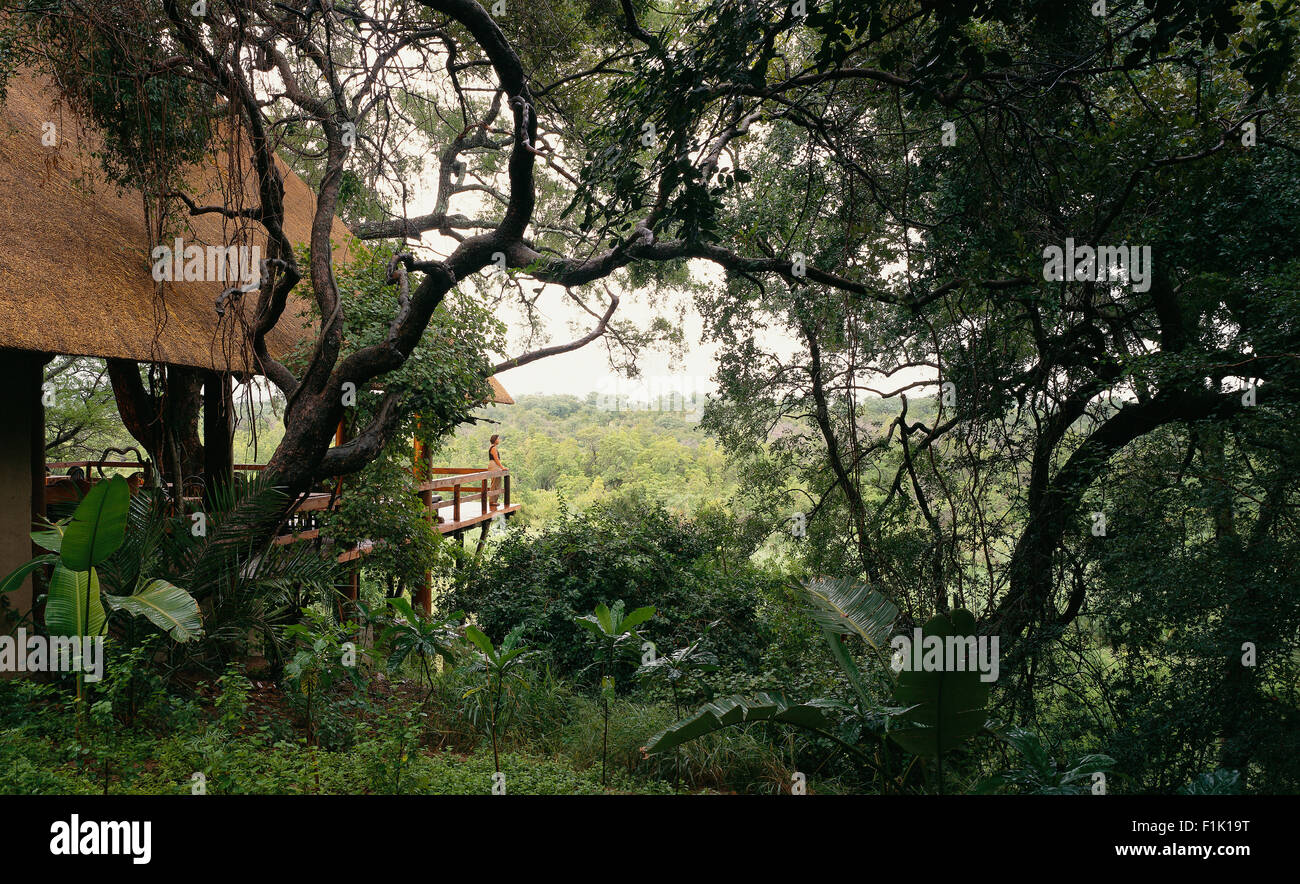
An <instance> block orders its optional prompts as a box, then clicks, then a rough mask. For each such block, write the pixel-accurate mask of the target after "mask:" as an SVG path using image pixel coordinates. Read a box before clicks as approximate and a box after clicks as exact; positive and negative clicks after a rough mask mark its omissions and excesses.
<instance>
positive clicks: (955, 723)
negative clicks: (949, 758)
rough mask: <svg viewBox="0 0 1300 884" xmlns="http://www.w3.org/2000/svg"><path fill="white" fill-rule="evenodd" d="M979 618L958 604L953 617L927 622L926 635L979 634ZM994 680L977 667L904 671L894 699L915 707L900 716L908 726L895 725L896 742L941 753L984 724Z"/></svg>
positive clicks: (932, 754) (931, 753)
mask: <svg viewBox="0 0 1300 884" xmlns="http://www.w3.org/2000/svg"><path fill="white" fill-rule="evenodd" d="M975 633H976V629H975V618H974V617H973V616H972V615H971V613H970V612H969V611H965V610H962V609H960V608H959V609H957V610H955V611H953V612H952V615H951V618H949V617H945V616H944V615H942V614H938V615H936V616H934V617H932V618H931V619H930V621H929V622H928V623H926V624H925V625H924V626H923V627H921V634H922V635H923V636H931V635H934V636H939V637H940V638H946V637H947V636H950V635H951V636H969V635H975ZM988 698H989V683H988V682H983V681H980V673H979V672H978V671H975V670H974V669H973V667H968V669H967V671H965V672H949V671H937V672H935V671H928V672H927V671H920V670H915V669H908V670H904V671H903V672H901V673H900V674H899V676H898V683H897V685H896V686H895V688H894V701H895V703H896V704H897V705H898V706H910V707H913V708H911V709H909V710H908V711H907V712H905V713H903V714H902V715H900V716H899V719H900V723H902V725H903V726H902V727H900V728H898V729H895V730H890V732H889V735H890V736H891V737H893V739H894V741H895V742H896V743H898V744H899V745H900V746H902V747H903V748H904V749H906V750H907V751H908V752H911V753H913V754H915V755H925V756H929V757H935V756H938V755H940V754H942V753H944V752H947V751H948V750H949V749H951V748H953V747H954V746H957V745H960V744H961V743H963V742H964V741H966V740H967V739H969V738H970V737H972V736H974V735H975V734H976V733H978V732H979V731H980V729H981V728H983V727H984V725H985V722H986V720H987V713H986V712H985V708H984V707H985V704H987V703H988Z"/></svg>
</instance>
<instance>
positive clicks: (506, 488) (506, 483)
mask: <svg viewBox="0 0 1300 884" xmlns="http://www.w3.org/2000/svg"><path fill="white" fill-rule="evenodd" d="M504 484H505V486H506V487H505V491H506V501H505V503H506V508H507V509H509V507H510V472H509V471H507V472H506V481H505V483H504Z"/></svg>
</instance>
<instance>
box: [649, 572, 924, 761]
mask: <svg viewBox="0 0 1300 884" xmlns="http://www.w3.org/2000/svg"><path fill="white" fill-rule="evenodd" d="M795 588H796V590H797V591H798V592H799V593H800V595H801V596H802V597H803V599H804V603H805V605H806V607H807V608H808V612H809V614H810V615H811V617H812V618H813V620H814V622H815V623H816V624H817V625H818V627H820V629H821V631H822V635H823V636H824V637H825V639H826V643H827V645H828V646H829V647H830V650H831V656H832V657H833V658H834V659H835V661H836V662H837V663H838V664H839V666H840V669H841V671H842V672H843V673H844V677H845V680H846V681H847V682H848V683H849V686H850V688H851V689H852V691H853V693H854V695H855V697H856V698H857V701H858V702H857V703H856V704H849V703H845V702H843V701H842V700H839V699H836V698H834V697H820V698H817V699H813V700H808V701H805V702H798V701H796V700H792V699H791V698H789V697H787V696H785V695H784V694H782V693H779V692H774V693H759V694H756V695H755V696H753V697H752V698H747V697H742V696H738V695H737V696H731V697H725V698H721V699H717V700H714V701H711V702H709V703H705V704H704V705H703V706H701V707H700V708H699V709H698V710H696V711H695V712H694V713H693V714H691V715H690V716H688V717H686V718H684V719H682V720H681V721H678V722H676V723H674V724H671V725H669V726H668V727H666V728H664V729H663V730H661V731H659V732H658V733H657V734H655V735H654V736H652V737H651V738H650V739H649V740H648V741H647V743H646V746H645V747H644V750H645V751H646V752H648V753H654V752H666V751H668V750H670V749H675V748H676V747H678V746H681V745H683V744H685V743H689V742H691V741H692V740H697V739H699V738H701V737H703V736H706V735H707V734H711V733H714V732H716V731H720V730H722V729H724V728H728V727H737V726H741V725H746V724H753V723H755V722H769V723H772V724H785V725H790V726H792V727H796V728H799V729H800V730H805V731H808V732H810V733H814V734H817V735H818V736H821V737H824V738H826V739H828V740H830V741H831V742H833V743H835V744H836V745H838V746H839V747H840V748H841V749H843V750H844V751H846V752H848V753H849V754H850V755H852V756H853V757H854V758H855V759H857V761H858V762H859V763H861V764H864V765H866V766H868V767H871V768H875V769H876V770H877V771H879V770H880V768H879V765H878V763H877V760H876V759H875V758H874V757H873V755H872V753H870V752H868V751H867V750H866V749H864V748H863V747H862V746H860V745H858V741H856V740H854V739H850V738H848V737H847V736H846V729H845V728H844V727H843V726H842V723H843V721H844V720H845V719H850V720H852V722H853V727H852V728H851V730H854V731H857V732H859V733H860V732H863V731H865V732H867V733H871V734H876V735H880V734H882V733H883V732H884V731H885V729H887V727H888V725H889V721H890V717H891V716H892V715H894V714H897V713H898V712H900V711H902V710H901V709H897V708H894V707H890V706H887V705H885V704H883V703H881V702H880V701H879V700H877V699H876V697H877V696H878V695H879V694H880V693H881V690H880V688H881V687H885V686H887V685H889V684H891V682H890V680H889V679H890V677H891V673H890V671H889V666H888V659H889V658H888V655H887V649H888V647H889V637H890V633H891V632H892V631H893V627H894V621H895V620H896V619H897V617H898V609H897V608H896V607H894V605H893V604H892V603H891V602H890V601H889V600H888V599H886V598H885V597H884V596H882V595H880V594H879V593H878V592H876V591H875V590H872V589H870V588H868V587H866V586H864V585H863V584H860V583H857V582H855V581H851V580H843V579H835V578H818V579H814V580H809V581H805V582H803V583H800V584H796V586H795ZM849 636H857V637H858V638H859V639H861V640H862V642H863V643H864V644H865V645H866V647H867V648H868V649H869V650H870V651H871V652H872V653H873V654H874V655H876V656H877V657H878V659H879V660H880V664H881V665H880V666H879V667H877V669H879V670H880V671H881V672H883V673H884V675H883V676H882V678H883V679H885V681H884V682H883V683H881V684H877V683H876V682H873V681H871V680H869V679H868V678H867V677H866V676H865V675H864V674H863V673H862V671H861V670H860V669H859V668H858V665H857V664H856V663H855V662H854V660H853V657H852V655H851V654H850V653H849V650H848V648H847V647H846V645H845V641H844V640H845V639H846V638H847V637H849Z"/></svg>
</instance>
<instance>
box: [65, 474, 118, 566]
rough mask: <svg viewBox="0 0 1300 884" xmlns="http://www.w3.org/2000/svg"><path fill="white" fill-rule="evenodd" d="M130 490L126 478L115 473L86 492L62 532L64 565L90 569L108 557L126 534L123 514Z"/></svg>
mask: <svg viewBox="0 0 1300 884" xmlns="http://www.w3.org/2000/svg"><path fill="white" fill-rule="evenodd" d="M130 508H131V492H130V489H129V488H128V487H127V484H126V480H125V479H123V478H122V477H121V476H114V477H113V478H112V479H109V480H108V481H107V482H100V483H99V484H98V485H96V486H94V487H93V488H91V489H90V491H89V492H87V494H86V496H85V497H84V498H83V499H82V501H81V503H80V504H78V505H77V509H76V512H74V513H73V514H72V521H71V522H70V523H69V524H68V527H67V528H66V529H65V530H64V532H63V545H62V549H61V550H60V553H61V555H62V556H63V564H64V566H66V567H67V568H70V569H71V570H73V571H89V570H90V569H91V568H92V567H94V566H95V565H98V564H99V563H100V562H102V561H104V559H106V558H108V557H109V556H111V555H112V554H113V553H114V551H116V550H117V548H118V547H119V546H121V545H122V540H123V539H124V538H125V537H126V517H127V513H128V511H129V510H130Z"/></svg>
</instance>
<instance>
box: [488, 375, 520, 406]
mask: <svg viewBox="0 0 1300 884" xmlns="http://www.w3.org/2000/svg"><path fill="white" fill-rule="evenodd" d="M488 383H490V384H491V385H492V401H493V402H495V403H496V404H497V405H514V404H515V400H514V397H512V396H511V395H510V394H509V393H507V392H506V388H505V387H503V386H501V382H500V381H498V380H497V379H496V378H495V377H490V378H488Z"/></svg>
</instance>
